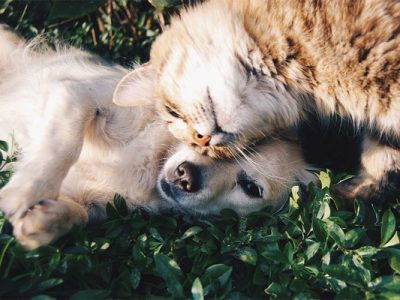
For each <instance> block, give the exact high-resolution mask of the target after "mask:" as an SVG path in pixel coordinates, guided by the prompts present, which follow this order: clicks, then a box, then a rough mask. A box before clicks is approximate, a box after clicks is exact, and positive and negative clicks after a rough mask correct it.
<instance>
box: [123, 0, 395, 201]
mask: <svg viewBox="0 0 400 300" xmlns="http://www.w3.org/2000/svg"><path fill="white" fill-rule="evenodd" d="M399 33H400V2H399V1H398V0H370V1H365V0H354V1H343V0H329V1H328V0H326V1H323V0H301V1H300V0H288V1H281V0H278V1H276V0H250V1H237V0H211V1H208V2H206V3H203V4H200V5H197V6H195V7H190V8H186V9H184V10H182V11H181V13H180V16H179V17H175V18H173V20H172V22H171V26H170V27H169V28H168V29H167V30H166V31H165V32H164V33H163V34H162V35H161V36H160V37H159V38H158V39H157V40H156V42H155V43H154V45H153V47H152V52H151V60H150V61H151V63H150V64H148V65H146V66H144V67H143V68H144V69H146V71H145V72H143V74H146V76H148V77H149V78H152V79H153V80H154V81H155V82H156V86H155V88H154V90H153V91H152V93H154V95H147V99H156V96H157V99H161V100H158V102H159V103H158V106H159V111H160V114H161V115H162V116H163V117H164V118H165V119H166V120H167V122H168V123H169V129H170V131H171V132H172V133H173V134H174V135H175V136H176V137H177V138H179V139H181V140H183V141H185V142H187V143H189V144H191V145H192V146H193V147H195V148H197V149H198V150H199V151H200V152H201V153H204V154H207V155H209V156H213V157H232V156H235V155H236V154H240V153H242V154H243V153H244V152H245V151H246V150H247V149H248V148H247V147H249V146H251V145H252V144H254V143H256V142H257V141H259V140H260V139H263V138H264V137H269V138H270V137H272V136H274V135H277V134H278V133H279V132H280V131H282V130H284V131H285V130H287V129H288V128H292V127H295V126H296V125H297V124H298V122H299V121H300V120H302V119H304V118H305V115H306V114H305V113H306V112H308V111H310V110H316V111H317V112H318V113H319V114H320V115H328V116H329V115H333V114H338V115H339V116H344V117H350V118H351V119H352V120H353V122H354V124H355V125H356V126H358V127H359V128H364V127H365V128H367V137H366V138H365V139H364V145H363V154H362V159H361V161H362V168H361V170H360V172H359V174H358V176H356V177H355V178H353V179H352V180H350V181H347V182H345V183H342V184H341V185H339V186H337V190H338V191H339V192H340V194H341V195H342V196H344V197H347V198H353V197H355V196H359V197H362V198H368V199H375V198H380V197H382V196H387V195H382V192H383V191H384V190H390V191H391V193H394V195H395V194H396V193H397V192H398V190H399V189H400V186H399V185H400V184H397V183H396V180H395V179H397V181H399V180H398V178H399V177H400V176H399V175H398V173H399V169H400V152H399V147H400V82H399V81H400V80H399V79H400V47H399V44H400V35H399ZM133 76H135V75H133ZM131 77H132V76H129V75H128V76H127V77H126V78H125V79H124V80H123V81H122V82H121V84H120V86H119V89H117V90H116V92H115V94H116V95H118V100H117V101H116V103H117V104H120V105H138V103H143V99H139V98H140V97H135V94H140V93H138V91H137V88H140V87H136V86H134V85H129V82H130V81H134V78H131ZM388 182H391V185H392V186H391V187H390V188H389V189H386V187H387V185H388ZM393 185H394V186H393Z"/></svg>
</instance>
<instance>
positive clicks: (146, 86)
mask: <svg viewBox="0 0 400 300" xmlns="http://www.w3.org/2000/svg"><path fill="white" fill-rule="evenodd" d="M154 85H155V70H154V69H153V67H152V66H151V63H150V62H148V63H145V64H143V65H141V66H139V67H137V68H136V69H135V70H133V71H132V72H130V73H128V74H127V75H125V77H124V78H122V79H121V81H120V82H119V83H118V85H117V87H116V89H115V91H114V95H113V102H114V103H115V104H117V105H119V106H143V105H150V104H153V103H154V90H155V86H154Z"/></svg>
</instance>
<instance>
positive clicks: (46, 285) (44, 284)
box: [37, 278, 64, 292]
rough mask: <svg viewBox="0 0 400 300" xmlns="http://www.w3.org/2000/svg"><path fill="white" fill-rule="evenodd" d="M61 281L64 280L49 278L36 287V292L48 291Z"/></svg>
mask: <svg viewBox="0 0 400 300" xmlns="http://www.w3.org/2000/svg"><path fill="white" fill-rule="evenodd" d="M63 281H64V280H62V279H61V278H50V279H47V280H45V281H42V282H41V283H40V284H39V285H38V287H37V290H38V291H39V292H42V291H44V290H47V289H50V288H52V287H55V286H56V285H59V284H61V283H63Z"/></svg>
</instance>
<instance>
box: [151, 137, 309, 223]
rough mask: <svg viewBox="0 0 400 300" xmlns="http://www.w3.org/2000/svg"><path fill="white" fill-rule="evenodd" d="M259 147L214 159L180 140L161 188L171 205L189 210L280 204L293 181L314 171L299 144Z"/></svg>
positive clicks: (215, 210) (275, 143) (208, 211)
mask: <svg viewBox="0 0 400 300" xmlns="http://www.w3.org/2000/svg"><path fill="white" fill-rule="evenodd" d="M255 150H257V154H253V155H249V156H248V158H247V159H245V158H241V159H239V160H215V159H212V158H209V157H207V156H204V155H200V154H198V153H197V152H195V151H193V150H192V149H191V148H190V147H188V146H186V145H181V146H179V147H178V148H177V149H176V150H175V151H174V153H173V154H172V155H171V156H170V157H169V158H168V159H167V160H166V162H165V164H164V166H163V168H162V170H161V172H160V175H159V178H158V189H159V191H160V193H161V195H162V197H163V198H164V199H165V200H166V201H168V202H169V203H170V204H171V205H172V206H175V207H176V206H177V207H179V208H183V209H184V210H186V211H188V212H191V213H200V214H219V212H220V210H222V209H226V208H229V209H233V210H235V211H236V212H237V213H239V214H240V215H246V214H248V213H250V212H253V211H258V210H260V209H261V208H263V207H266V206H270V207H272V208H273V209H275V210H277V209H279V208H280V207H281V206H282V205H283V204H284V203H285V201H286V200H287V196H288V194H289V192H290V187H291V186H293V185H294V184H297V183H308V182H309V181H310V180H311V179H312V177H313V176H312V174H311V173H309V172H307V171H305V168H306V164H305V163H304V161H303V160H302V159H301V156H300V150H299V148H298V146H297V145H294V144H292V143H288V142H284V141H273V142H272V141H271V142H270V143H268V144H264V145H259V146H258V147H256V148H255Z"/></svg>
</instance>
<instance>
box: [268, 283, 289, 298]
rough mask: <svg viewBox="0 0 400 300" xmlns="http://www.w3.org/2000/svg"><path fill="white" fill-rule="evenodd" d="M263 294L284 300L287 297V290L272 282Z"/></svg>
mask: <svg viewBox="0 0 400 300" xmlns="http://www.w3.org/2000/svg"><path fill="white" fill-rule="evenodd" d="M264 292H265V293H266V294H268V295H271V296H273V297H278V298H286V297H287V294H288V293H287V292H288V290H287V288H285V287H283V286H282V285H280V284H279V283H276V282H272V283H271V284H270V285H269V286H268V287H267V288H266V289H265V290H264Z"/></svg>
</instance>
